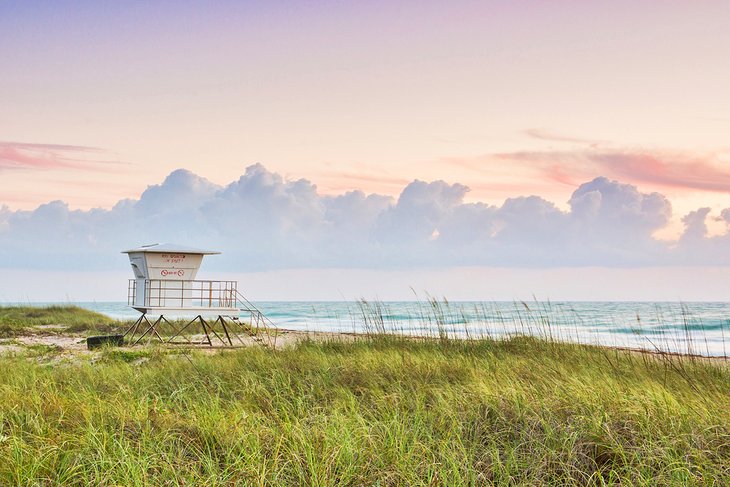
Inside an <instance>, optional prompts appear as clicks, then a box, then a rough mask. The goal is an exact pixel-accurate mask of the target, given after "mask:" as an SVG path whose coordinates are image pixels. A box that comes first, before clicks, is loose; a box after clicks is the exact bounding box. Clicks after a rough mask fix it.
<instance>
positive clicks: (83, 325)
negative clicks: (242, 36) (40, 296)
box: [0, 305, 120, 338]
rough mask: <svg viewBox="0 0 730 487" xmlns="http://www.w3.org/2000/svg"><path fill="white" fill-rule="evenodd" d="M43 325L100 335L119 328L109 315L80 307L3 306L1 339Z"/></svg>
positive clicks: (0, 326)
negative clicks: (104, 331) (96, 332)
mask: <svg viewBox="0 0 730 487" xmlns="http://www.w3.org/2000/svg"><path fill="white" fill-rule="evenodd" d="M44 325H61V326H64V327H65V329H64V331H67V332H80V331H101V330H108V329H111V328H117V327H119V326H120V324H119V323H118V322H116V321H114V320H113V319H111V318H109V317H108V316H106V315H103V314H101V313H95V312H93V311H89V310H87V309H83V308H80V307H78V306H65V305H64V306H60V305H55V306H42V307H41V306H0V338H2V337H8V336H15V335H16V334H19V333H24V332H27V331H29V330H31V329H32V328H34V327H38V326H44Z"/></svg>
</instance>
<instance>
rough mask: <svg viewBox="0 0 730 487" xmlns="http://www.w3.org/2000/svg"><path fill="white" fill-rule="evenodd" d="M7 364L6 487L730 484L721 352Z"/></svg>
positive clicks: (401, 351)
mask: <svg viewBox="0 0 730 487" xmlns="http://www.w3.org/2000/svg"><path fill="white" fill-rule="evenodd" d="M2 365H3V366H2V367H0V458H2V459H3V461H2V462H0V484H2V485H37V484H49V485H57V484H58V485H237V484H238V485H313V486H314V485H317V486H319V485H489V484H498V485H507V484H510V485H514V484H518V485H606V484H623V485H673V484H674V485H728V483H730V374H729V373H728V368H727V364H726V363H725V362H722V361H707V360H699V359H698V360H695V359H691V358H678V357H663V356H659V357H657V356H649V355H644V354H637V353H629V352H623V351H618V350H608V349H602V348H596V347H589V346H585V345H571V344H562V343H554V342H549V341H545V340H540V339H535V338H513V339H511V340H507V341H495V340H472V341H461V340H429V339H421V340H419V339H405V338H398V337H391V336H370V337H367V338H363V339H361V340H357V341H355V342H350V343H345V342H336V341H333V342H314V341H305V342H303V343H301V344H299V345H298V346H296V347H293V348H289V349H285V350H278V351H272V350H269V349H263V348H258V347H252V348H247V349H241V350H237V351H233V352H225V353H218V354H213V355H210V354H203V353H200V352H190V353H183V354H180V353H179V352H170V351H166V350H162V349H154V348H141V349H118V350H113V349H109V350H105V351H103V352H101V354H100V355H99V356H98V360H96V361H94V362H93V363H92V362H91V361H88V360H87V361H78V360H76V361H68V362H63V361H61V362H59V361H55V362H54V365H53V366H50V365H46V364H44V363H42V361H41V362H39V361H38V359H37V358H34V359H33V360H30V359H28V358H26V357H23V356H20V355H19V356H15V357H10V358H5V359H2Z"/></svg>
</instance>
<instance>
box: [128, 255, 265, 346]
mask: <svg viewBox="0 0 730 487" xmlns="http://www.w3.org/2000/svg"><path fill="white" fill-rule="evenodd" d="M123 253H125V254H127V255H128V256H129V262H130V264H131V265H132V271H133V272H134V279H130V280H129V286H128V290H127V304H128V305H129V306H131V307H132V308H134V309H136V310H137V311H139V312H140V313H142V315H141V316H140V317H139V319H138V320H137V321H136V322H135V323H134V324H133V325H132V326H131V327H129V329H128V330H127V331H126V332H125V333H124V338H126V339H127V341H128V343H130V344H131V345H137V344H139V343H142V340H143V339H145V338H147V343H149V341H150V340H152V339H153V338H156V339H158V340H159V341H161V342H163V343H165V344H169V345H204V346H206V345H207V346H209V347H234V346H239V345H246V342H245V341H244V340H243V339H242V338H241V336H240V334H239V333H238V332H243V333H244V334H245V335H247V336H248V337H249V338H250V339H252V340H253V341H254V342H257V343H260V344H263V345H275V343H274V342H273V341H272V340H275V339H276V335H275V334H272V333H270V331H271V330H272V329H275V328H276V326H275V325H274V324H273V323H272V322H271V321H270V320H269V319H268V318H266V316H264V314H263V313H261V311H259V310H258V309H257V308H256V307H255V306H254V305H253V304H252V303H251V302H250V301H249V300H248V299H246V298H245V297H244V296H243V295H242V294H241V293H240V292H239V291H238V282H236V281H199V280H196V279H195V277H196V276H197V274H198V269H200V265H201V264H202V262H203V257H205V256H206V255H215V254H220V252H218V251H215V250H201V249H196V248H192V247H187V246H183V245H175V244H153V245H144V246H142V247H138V248H135V249H130V250H125V251H124V252H123ZM150 317H151V318H152V320H150ZM173 317H174V318H176V320H174V322H171V321H170V320H168V318H171V319H172V318H173ZM180 318H184V319H183V321H179V319H180ZM246 318H248V322H246V321H245V319H246ZM242 320H244V321H242ZM163 325H164V326H165V328H166V329H167V330H168V331H169V332H170V333H169V335H168V336H165V337H164V338H163V335H162V334H161V333H160V327H161V326H163ZM198 327H199V328H201V329H202V333H199V334H198V335H197V336H195V335H193V336H189V335H188V334H187V332H190V331H191V330H193V329H194V328H198ZM198 331H200V330H198ZM138 333H139V335H138Z"/></svg>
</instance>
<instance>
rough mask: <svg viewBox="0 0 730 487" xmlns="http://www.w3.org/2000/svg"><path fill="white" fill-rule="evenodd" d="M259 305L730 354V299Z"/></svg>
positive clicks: (426, 329)
mask: <svg viewBox="0 0 730 487" xmlns="http://www.w3.org/2000/svg"><path fill="white" fill-rule="evenodd" d="M23 304H28V303H23ZM34 304H36V303H34ZM37 304H38V305H48V304H76V305H78V306H81V307H83V308H87V309H90V310H92V311H97V312H100V313H104V314H106V315H108V316H110V317H112V318H115V319H125V320H133V319H136V318H137V317H138V316H139V313H138V312H137V311H135V310H134V309H132V308H129V307H128V306H127V305H126V303H123V302H77V303H37ZM255 304H256V306H257V307H259V309H260V310H261V311H262V312H263V313H264V314H265V315H266V316H267V317H268V318H269V319H271V321H273V322H274V324H275V325H276V326H278V327H279V328H284V329H291V330H302V331H332V332H359V333H362V332H385V333H404V334H409V335H423V336H435V337H439V336H441V337H443V336H447V337H456V338H465V337H471V338H478V337H493V338H501V337H507V336H511V335H518V334H521V335H534V336H540V337H546V338H552V339H557V340H565V341H571V342H579V343H589V344H597V345H605V346H610V347H627V348H641V349H647V350H654V351H657V350H660V351H666V352H677V353H691V354H698V355H711V356H728V353H730V343H729V342H730V302H688V303H677V302H584V301H565V302H544V301H535V302H522V301H517V302H507V301H498V302H476V301H453V302H446V301H438V302H430V301H420V302H415V301H383V302H364V301H363V302H357V301H318V302H311V301H308V302H298V301H264V302H256V303H255Z"/></svg>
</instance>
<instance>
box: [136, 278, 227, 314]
mask: <svg viewBox="0 0 730 487" xmlns="http://www.w3.org/2000/svg"><path fill="white" fill-rule="evenodd" d="M138 282H144V290H143V294H142V295H141V296H140V293H142V291H141V290H140V289H138ZM237 287H238V282H237V281H202V280H201V281H183V280H179V281H178V280H162V279H145V280H144V281H142V280H139V281H138V280H137V279H130V280H129V286H128V288H127V304H128V305H129V306H136V307H145V308H147V307H150V308H180V309H185V308H229V309H230V308H236V307H237V305H238V299H237V298H238V296H239V295H240V294H239V293H238V288H237ZM140 298H141V299H140Z"/></svg>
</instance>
